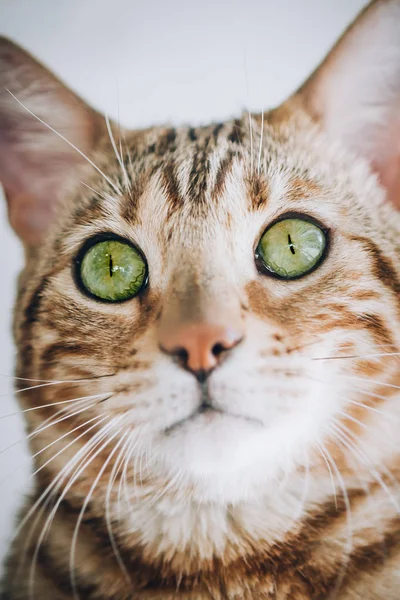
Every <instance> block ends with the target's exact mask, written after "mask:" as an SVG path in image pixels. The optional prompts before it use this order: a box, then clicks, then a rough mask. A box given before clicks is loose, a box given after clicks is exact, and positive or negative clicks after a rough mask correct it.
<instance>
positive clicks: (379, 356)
mask: <svg viewBox="0 0 400 600" xmlns="http://www.w3.org/2000/svg"><path fill="white" fill-rule="evenodd" d="M385 356H400V352H384V353H381V354H347V355H342V356H317V357H313V358H310V360H346V359H357V358H358V359H360V358H383V357H385Z"/></svg>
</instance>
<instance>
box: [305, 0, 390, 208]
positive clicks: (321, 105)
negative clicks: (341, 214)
mask: <svg viewBox="0 0 400 600" xmlns="http://www.w3.org/2000/svg"><path fill="white" fill-rule="evenodd" d="M296 98H297V99H300V101H301V103H302V104H303V106H304V107H305V108H306V110H307V111H308V112H309V113H310V114H311V115H312V116H313V117H314V118H315V119H318V120H319V121H320V123H321V124H322V126H323V128H324V129H325V131H326V132H327V133H328V135H329V136H330V137H332V138H339V139H341V140H342V141H343V143H344V144H345V145H346V146H347V147H348V148H349V149H350V150H351V151H352V152H354V153H355V154H358V155H359V156H361V157H363V158H365V159H367V160H368V161H369V163H370V166H371V168H372V169H373V170H374V171H375V172H376V173H377V175H378V177H379V179H380V182H381V184H382V185H383V186H384V187H385V189H386V192H387V198H388V200H390V201H391V202H392V203H393V204H395V205H396V206H397V207H400V197H399V191H400V2H399V1H398V0H376V1H374V2H372V3H371V4H369V5H368V6H367V8H366V9H365V10H364V11H363V12H362V13H361V14H360V15H359V17H358V18H357V19H356V20H355V21H354V23H353V24H352V25H351V26H350V27H349V29H348V30H347V31H346V32H345V33H344V35H343V36H342V38H341V39H340V40H339V42H338V43H337V44H336V46H335V47H334V48H333V50H332V51H331V52H330V53H329V54H328V56H327V57H326V59H325V60H324V61H323V63H322V64H321V66H320V67H319V68H318V69H317V70H316V71H315V73H314V74H313V75H312V76H311V77H310V78H309V79H308V81H307V82H306V83H305V84H304V85H303V86H302V87H301V88H300V90H299V91H298V92H297V94H296Z"/></svg>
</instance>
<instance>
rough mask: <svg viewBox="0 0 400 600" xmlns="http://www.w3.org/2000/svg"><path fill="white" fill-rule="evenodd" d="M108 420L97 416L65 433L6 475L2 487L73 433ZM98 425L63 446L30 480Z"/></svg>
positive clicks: (0, 483) (1, 482)
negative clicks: (15, 474)
mask: <svg viewBox="0 0 400 600" xmlns="http://www.w3.org/2000/svg"><path fill="white" fill-rule="evenodd" d="M106 418H107V416H101V415H97V416H96V417H92V418H91V419H89V420H88V421H85V423H81V424H80V425H78V426H77V427H74V429H71V430H70V431H67V432H66V433H64V434H63V435H61V436H60V437H58V438H57V439H56V440H53V441H52V442H50V443H49V444H47V446H44V448H41V449H40V450H39V451H38V452H36V453H35V454H33V455H32V456H29V458H28V459H27V460H24V461H23V462H22V463H19V464H18V465H17V466H16V467H13V470H12V471H11V473H9V474H8V475H6V477H4V478H3V479H2V480H1V481H0V485H2V484H3V483H4V482H5V481H7V479H9V478H10V477H12V476H13V475H14V473H15V471H18V470H19V469H21V468H22V467H23V466H24V465H26V464H27V463H30V462H31V460H33V459H34V458H36V457H37V456H39V455H40V454H42V453H43V452H46V450H48V449H49V448H51V447H52V446H54V445H55V444H57V443H59V442H60V441H61V440H63V439H64V438H66V437H68V436H69V435H71V434H72V433H75V431H78V430H79V429H82V427H86V425H88V424H89V423H92V422H93V421H100V423H101V422H102V421H103V420H105V419H106ZM98 424H99V423H98V422H97V423H95V425H93V427H89V429H87V430H86V431H84V432H83V433H82V434H81V435H80V436H78V437H76V438H74V439H73V440H72V441H71V442H70V443H69V444H68V445H67V446H63V448H62V449H61V450H60V451H59V452H57V454H55V455H54V456H52V457H51V458H50V459H48V460H47V461H46V462H45V463H44V464H43V465H41V466H40V467H39V468H38V469H37V470H36V471H34V472H33V473H31V474H30V475H29V479H32V478H33V477H35V476H36V475H37V474H38V473H39V472H40V471H41V470H42V469H44V468H45V467H46V466H47V465H48V464H49V463H50V462H52V461H53V460H54V459H55V458H57V456H59V455H60V454H61V453H62V452H64V450H67V448H69V447H70V446H72V445H73V444H74V443H75V442H76V441H77V440H79V439H80V438H81V437H83V436H85V435H86V434H87V433H88V432H89V431H90V430H91V429H94V428H95V427H96V426H97V425H98Z"/></svg>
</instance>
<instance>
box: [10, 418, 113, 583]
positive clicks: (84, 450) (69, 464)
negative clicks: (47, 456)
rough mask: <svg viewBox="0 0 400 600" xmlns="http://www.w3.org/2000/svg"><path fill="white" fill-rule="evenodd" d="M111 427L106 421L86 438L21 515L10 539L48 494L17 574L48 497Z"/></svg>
mask: <svg viewBox="0 0 400 600" xmlns="http://www.w3.org/2000/svg"><path fill="white" fill-rule="evenodd" d="M94 427H95V426H92V428H94ZM110 427H111V423H110V422H109V423H106V424H105V425H103V426H102V427H101V429H100V430H99V431H98V432H97V433H96V434H95V435H94V436H93V437H92V438H91V439H90V440H88V442H86V443H85V444H84V446H83V447H82V448H81V449H80V450H78V451H77V452H76V454H74V456H72V457H71V458H70V459H69V461H68V462H67V463H66V464H65V465H64V467H63V468H62V469H61V471H59V473H58V474H57V475H56V476H55V477H54V478H53V480H52V481H51V482H50V484H49V485H48V486H47V487H46V489H45V490H44V491H43V492H42V494H41V495H40V496H39V498H38V499H37V500H36V502H35V503H34V504H33V505H32V506H31V508H30V509H29V511H28V512H27V514H26V515H25V516H24V517H23V519H22V520H21V521H20V523H19V524H18V526H17V527H16V530H15V532H14V535H13V537H12V540H14V539H15V538H16V537H17V536H18V535H19V533H20V532H21V531H22V529H23V528H24V527H25V525H26V524H27V523H28V521H29V520H30V519H31V517H33V515H34V514H35V512H36V511H38V509H39V507H40V505H41V504H42V502H43V501H44V500H45V499H46V496H48V498H47V500H46V501H45V503H44V504H43V506H42V507H41V509H40V511H39V513H38V515H37V517H36V519H35V521H34V523H33V525H32V526H31V527H30V530H29V532H28V535H27V537H26V540H25V544H24V547H23V552H22V557H21V559H20V562H19V568H18V570H17V576H18V573H19V571H20V569H21V567H22V566H23V564H24V563H25V557H26V554H27V551H28V547H29V545H30V541H31V539H32V536H33V534H34V532H35V529H36V526H37V524H38V522H39V520H40V517H41V515H42V514H43V512H44V510H45V509H46V506H47V505H48V502H49V499H50V498H51V495H53V494H54V493H56V492H57V491H58V489H59V488H60V485H61V484H62V482H63V480H64V479H65V477H66V476H67V475H68V472H69V471H70V470H71V469H73V468H74V467H75V465H76V464H77V463H79V461H80V459H81V457H82V456H84V455H85V453H88V452H89V450H90V448H92V447H93V446H94V447H96V445H97V444H98V443H99V440H100V441H101V439H102V438H103V437H104V435H106V431H107V429H109V428H110Z"/></svg>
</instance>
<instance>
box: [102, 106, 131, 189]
mask: <svg viewBox="0 0 400 600" xmlns="http://www.w3.org/2000/svg"><path fill="white" fill-rule="evenodd" d="M105 121H106V126H107V131H108V135H109V138H110V142H111V145H112V147H113V150H114V153H115V156H116V157H117V161H118V163H119V166H120V167H121V171H122V175H123V178H124V182H125V187H126V189H127V190H130V189H131V183H130V181H129V177H128V173H127V171H126V168H125V165H124V161H123V160H122V156H121V155H120V154H119V152H118V148H117V145H116V143H115V139H114V135H113V132H112V129H111V124H110V119H109V118H108V116H107V115H105Z"/></svg>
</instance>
